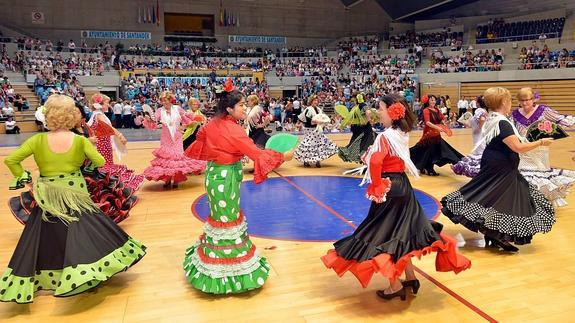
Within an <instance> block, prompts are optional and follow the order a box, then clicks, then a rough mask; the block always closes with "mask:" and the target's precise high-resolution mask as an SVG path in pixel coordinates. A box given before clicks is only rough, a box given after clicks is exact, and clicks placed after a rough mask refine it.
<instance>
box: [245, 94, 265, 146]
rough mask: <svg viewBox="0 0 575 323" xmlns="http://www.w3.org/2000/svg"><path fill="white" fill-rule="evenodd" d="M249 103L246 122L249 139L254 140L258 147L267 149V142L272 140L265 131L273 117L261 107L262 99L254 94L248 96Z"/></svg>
mask: <svg viewBox="0 0 575 323" xmlns="http://www.w3.org/2000/svg"><path fill="white" fill-rule="evenodd" d="M247 101H248V102H247V106H248V109H249V113H248V117H247V120H246V121H247V123H248V131H249V137H250V138H252V140H253V141H254V143H255V144H256V145H257V146H258V147H260V148H265V146H266V142H267V141H268V139H270V136H269V135H268V134H267V133H266V131H265V129H266V127H267V126H268V124H269V123H270V120H271V117H270V115H269V113H268V112H266V111H265V110H264V108H263V107H261V106H260V105H259V103H260V99H259V98H258V96H257V95H254V94H252V95H250V96H248V98H247Z"/></svg>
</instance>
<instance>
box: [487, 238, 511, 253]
mask: <svg viewBox="0 0 575 323" xmlns="http://www.w3.org/2000/svg"><path fill="white" fill-rule="evenodd" d="M488 243H489V244H490V245H489V247H491V248H501V249H503V251H508V252H517V251H519V248H517V247H515V246H514V245H512V244H511V243H509V242H507V241H501V240H495V239H492V238H487V237H485V246H486V247H487V244H488Z"/></svg>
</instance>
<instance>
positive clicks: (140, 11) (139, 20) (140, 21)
mask: <svg viewBox="0 0 575 323" xmlns="http://www.w3.org/2000/svg"><path fill="white" fill-rule="evenodd" d="M138 23H139V24H141V23H142V9H141V8H140V7H138Z"/></svg>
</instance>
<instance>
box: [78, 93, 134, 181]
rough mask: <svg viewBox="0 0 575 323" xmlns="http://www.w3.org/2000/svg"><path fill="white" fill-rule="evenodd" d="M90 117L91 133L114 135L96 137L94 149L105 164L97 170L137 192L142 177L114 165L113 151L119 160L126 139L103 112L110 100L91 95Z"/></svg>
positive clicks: (101, 96) (98, 95)
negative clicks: (103, 129) (105, 131)
mask: <svg viewBox="0 0 575 323" xmlns="http://www.w3.org/2000/svg"><path fill="white" fill-rule="evenodd" d="M90 101H91V108H92V116H91V117H90V120H88V126H89V127H90V129H91V130H92V132H97V130H98V129H99V128H100V127H101V126H100V124H101V123H105V124H106V125H107V126H104V125H102V128H103V127H105V128H107V129H112V130H113V132H114V135H112V136H110V135H102V136H97V138H98V141H97V142H96V148H97V149H98V152H99V153H100V154H102V156H104V159H105V160H106V163H105V164H104V166H102V167H101V168H100V169H99V170H100V171H101V172H103V173H105V174H107V175H110V176H116V177H118V179H119V180H120V181H121V182H122V183H123V185H124V186H126V187H129V188H131V189H132V190H133V191H134V192H135V191H138V190H139V189H140V187H141V186H142V184H143V182H144V176H143V175H137V174H136V173H135V172H134V171H133V170H131V169H128V168H127V167H126V166H125V165H119V164H114V153H113V152H114V151H115V152H116V153H117V155H118V156H119V157H120V158H121V156H122V155H123V154H124V153H125V152H124V151H123V150H124V149H123V147H125V145H126V142H127V140H126V138H125V137H124V135H123V134H122V133H121V132H119V131H118V130H117V129H115V128H113V127H112V122H111V121H110V119H108V117H107V116H106V114H105V113H104V112H103V105H109V104H110V98H109V97H108V96H105V95H103V94H100V93H96V94H94V95H92V97H91V99H90Z"/></svg>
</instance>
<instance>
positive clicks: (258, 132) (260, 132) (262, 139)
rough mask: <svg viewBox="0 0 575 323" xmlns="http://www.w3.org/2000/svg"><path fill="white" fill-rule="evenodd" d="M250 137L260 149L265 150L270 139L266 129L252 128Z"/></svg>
mask: <svg viewBox="0 0 575 323" xmlns="http://www.w3.org/2000/svg"><path fill="white" fill-rule="evenodd" d="M249 137H250V138H252V140H253V141H254V143H255V144H256V145H257V146H258V147H260V148H265V147H266V143H267V142H268V139H270V136H269V135H268V134H267V133H266V131H265V130H264V128H252V129H251V130H250V134H249Z"/></svg>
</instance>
